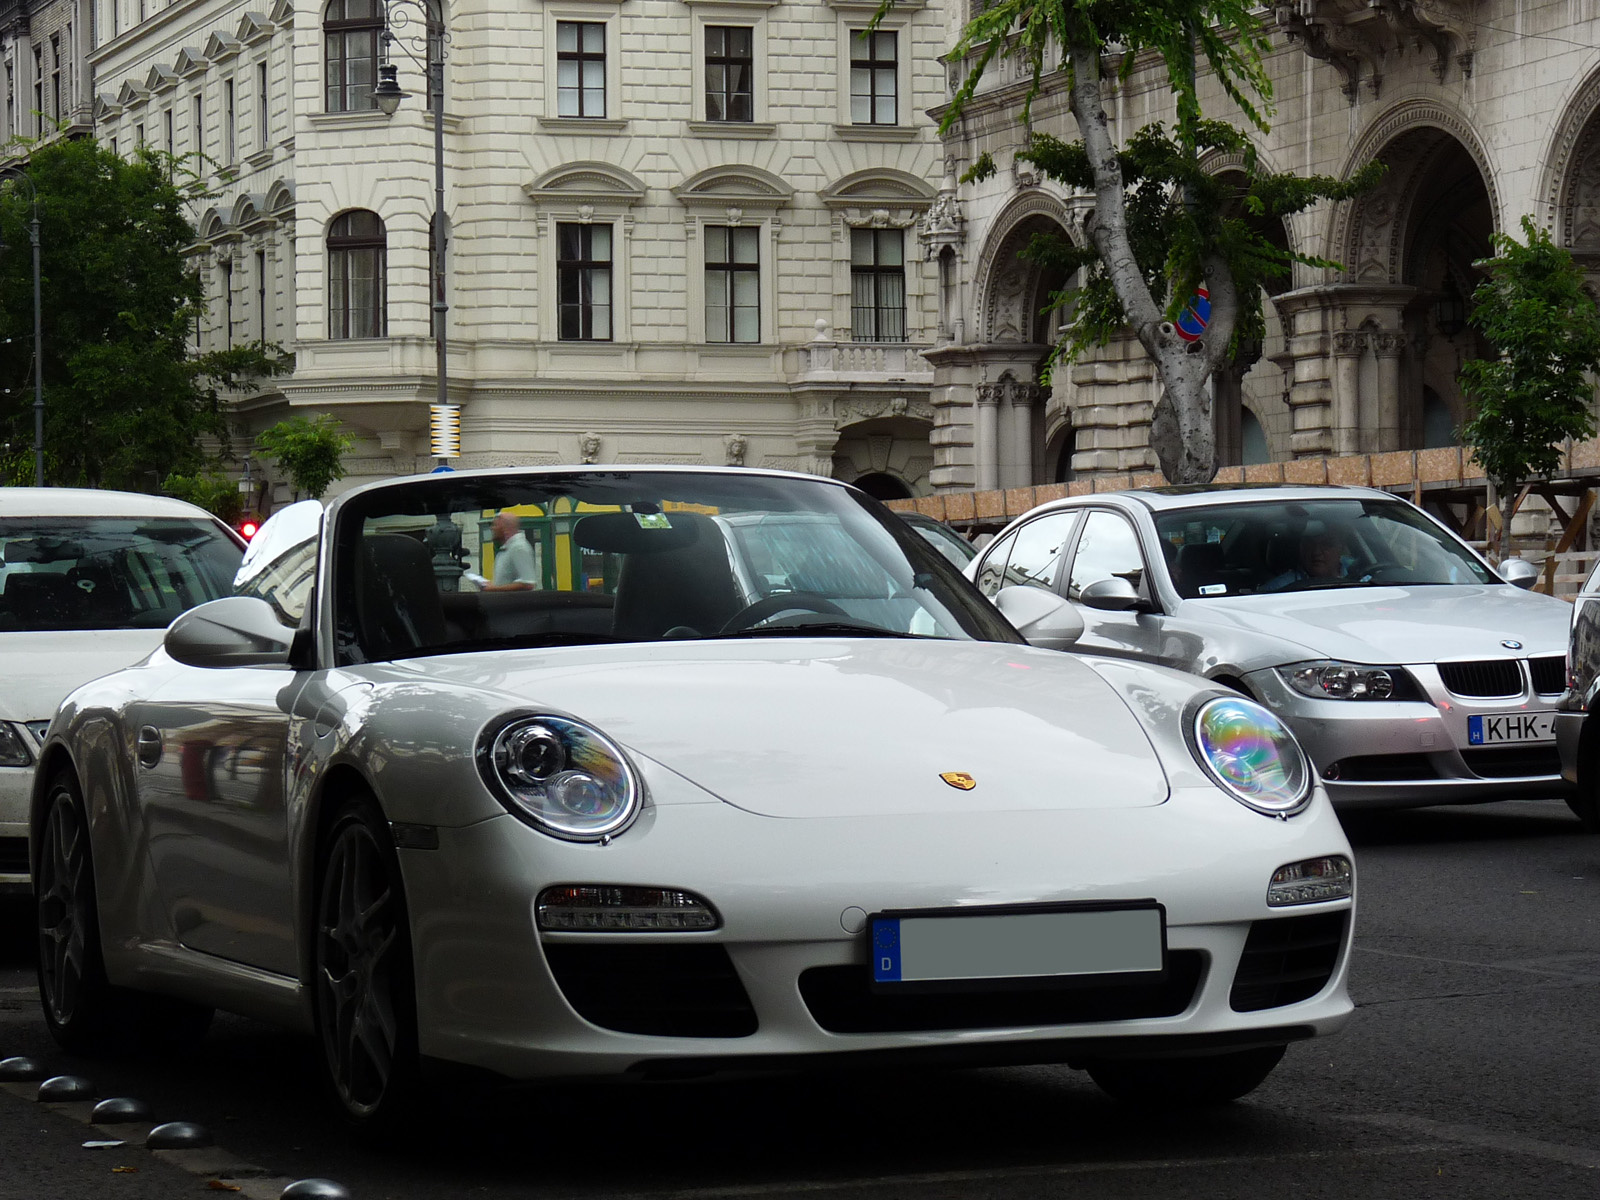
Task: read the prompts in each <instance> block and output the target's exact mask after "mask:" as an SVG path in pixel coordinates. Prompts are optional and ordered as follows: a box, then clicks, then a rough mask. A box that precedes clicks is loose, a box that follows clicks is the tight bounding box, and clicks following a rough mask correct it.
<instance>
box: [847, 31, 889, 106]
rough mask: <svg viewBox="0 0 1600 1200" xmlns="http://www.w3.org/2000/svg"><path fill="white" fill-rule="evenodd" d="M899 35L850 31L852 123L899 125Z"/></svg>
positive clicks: (885, 32)
mask: <svg viewBox="0 0 1600 1200" xmlns="http://www.w3.org/2000/svg"><path fill="white" fill-rule="evenodd" d="M899 37H900V35H899V34H898V33H895V32H894V31H893V30H883V29H879V30H876V31H874V32H872V33H868V32H867V31H866V30H864V29H852V30H851V31H850V123H851V124H852V125H897V124H899V121H900V114H899V105H898V104H897V103H896V100H897V91H898V88H899V84H898V76H899V70H900V50H899Z"/></svg>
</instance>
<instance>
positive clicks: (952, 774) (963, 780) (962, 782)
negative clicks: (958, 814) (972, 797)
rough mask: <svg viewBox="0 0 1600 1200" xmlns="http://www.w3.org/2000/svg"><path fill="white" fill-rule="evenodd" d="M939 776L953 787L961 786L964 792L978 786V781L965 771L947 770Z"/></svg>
mask: <svg viewBox="0 0 1600 1200" xmlns="http://www.w3.org/2000/svg"><path fill="white" fill-rule="evenodd" d="M939 778H940V779H942V780H944V781H945V782H946V783H948V784H949V785H950V786H951V787H953V788H960V789H961V790H962V791H963V792H970V791H971V790H972V789H973V788H975V787H977V786H978V781H977V780H976V779H974V778H973V777H972V776H971V775H968V774H967V773H966V772H965V771H945V772H944V773H943V774H941V775H940V776H939Z"/></svg>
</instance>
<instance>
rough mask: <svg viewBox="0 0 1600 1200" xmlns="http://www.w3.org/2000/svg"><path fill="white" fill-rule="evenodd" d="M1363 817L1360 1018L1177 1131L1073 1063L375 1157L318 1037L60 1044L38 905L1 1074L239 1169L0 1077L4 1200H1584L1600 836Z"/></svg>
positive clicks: (13, 927)
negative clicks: (1243, 1095) (138, 1109)
mask: <svg viewBox="0 0 1600 1200" xmlns="http://www.w3.org/2000/svg"><path fill="white" fill-rule="evenodd" d="M1346 824H1347V826H1348V827H1349V829H1350V833H1351V838H1352V840H1353V841H1354V843H1355V845H1356V850H1357V858H1358V865H1359V871H1360V888H1361V894H1360V908H1359V917H1358V925H1357V931H1356V955H1355V960H1354V964H1353V980H1352V992H1353V993H1354V995H1355V998H1356V1001H1357V1004H1358V1006H1359V1010H1358V1012H1357V1015H1356V1019H1355V1020H1354V1022H1353V1023H1352V1024H1351V1026H1350V1028H1349V1029H1348V1030H1347V1031H1346V1032H1345V1033H1344V1034H1343V1035H1341V1036H1340V1037H1337V1038H1333V1039H1328V1040H1325V1041H1321V1042H1318V1043H1314V1044H1310V1045H1300V1046H1296V1047H1293V1048H1291V1050H1290V1052H1289V1055H1288V1057H1287V1058H1286V1059H1285V1060H1284V1062H1283V1064H1282V1066H1280V1067H1279V1069H1278V1071H1277V1072H1276V1073H1275V1074H1274V1075H1273V1076H1272V1077H1271V1078H1270V1079H1269V1080H1268V1081H1267V1083H1266V1084H1265V1085H1264V1086H1263V1087H1262V1088H1261V1089H1259V1090H1258V1091H1257V1092H1255V1093H1254V1094H1253V1095H1252V1096H1250V1097H1249V1098H1248V1099H1247V1100H1245V1101H1243V1102H1241V1103H1238V1104H1235V1105H1231V1106H1228V1107H1227V1108H1224V1109H1221V1110H1216V1111H1212V1112H1208V1113H1202V1114H1197V1115H1186V1116H1168V1117H1161V1118H1153V1117H1150V1116H1147V1115H1141V1114H1137V1113H1134V1112H1132V1111H1130V1110H1127V1109H1124V1108H1121V1107H1119V1106H1117V1105H1116V1104H1114V1103H1112V1102H1111V1101H1109V1100H1107V1099H1105V1098H1104V1097H1103V1096H1102V1095H1101V1094H1100V1093H1099V1092H1098V1091H1097V1090H1096V1089H1095V1088H1094V1086H1093V1085H1092V1084H1091V1083H1090V1082H1089V1081H1088V1079H1087V1078H1086V1077H1084V1076H1082V1075H1080V1074H1078V1073H1077V1072H1074V1071H1071V1070H1067V1069H1065V1068H1031V1069H1012V1070H988V1071H961V1072H948V1073H909V1072H899V1073H883V1074H872V1075H862V1076H837V1077H823V1078H802V1079H768V1080H757V1081H742V1082H711V1083H699V1084H681V1085H680V1084H655V1085H648V1086H632V1087H582V1088H579V1087H567V1088H552V1089H549V1090H547V1091H544V1092H541V1093H536V1094H532V1095H527V1096H521V1097H517V1098H504V1097H487V1098H485V1099H483V1100H481V1101H479V1102H477V1103H475V1104H472V1105H469V1106H466V1107H463V1108H460V1109H458V1110H456V1111H455V1112H453V1113H451V1114H449V1115H447V1116H446V1117H444V1118H442V1119H441V1120H440V1122H439V1124H438V1127H437V1128H436V1129H435V1130H431V1131H428V1132H427V1133H426V1134H425V1136H423V1137H421V1138H419V1139H418V1140H417V1141H416V1143H415V1144H414V1145H412V1146H409V1147H407V1148H405V1149H404V1150H400V1151H388V1152H384V1153H380V1152H377V1151H374V1150H371V1149H367V1148H364V1147H361V1146H359V1145H354V1144H352V1143H351V1142H350V1140H349V1139H348V1138H347V1137H346V1135H345V1134H344V1133H343V1132H342V1131H341V1130H340V1129H339V1128H338V1127H337V1126H336V1125H335V1124H334V1122H333V1120H332V1119H331V1118H330V1116H329V1114H328V1113H327V1111H326V1110H325V1109H324V1108H322V1107H321V1105H320V1103H319V1102H318V1101H317V1099H316V1090H315V1086H314V1083H315V1077H314V1064H313V1059H312V1057H311V1054H312V1048H311V1046H310V1044H309V1042H307V1041H305V1040H303V1039H298V1038H294V1037H289V1036H287V1035H283V1034H280V1033H278V1032H276V1031H274V1030H272V1029H270V1028H267V1027H265V1026H261V1025H258V1024H254V1023H252V1022H248V1021H244V1020H242V1019H237V1018H226V1017H225V1018H219V1020H218V1023H217V1025H216V1027H215V1028H214V1030H213V1032H212V1034H211V1035H210V1036H209V1037H208V1038H207V1039H206V1041H205V1043H204V1044H203V1045H202V1047H201V1048H200V1050H199V1051H198V1052H197V1053H195V1054H194V1055H193V1056H190V1057H187V1058H183V1059H178V1060H171V1061H150V1060H124V1061H114V1062H106V1061H98V1062H90V1061H81V1060H74V1059H72V1058H70V1057H68V1056H66V1055H63V1054H60V1053H59V1052H58V1051H56V1050H55V1049H54V1048H53V1046H52V1045H51V1043H50V1041H49V1038H48V1035H47V1033H46V1032H45V1030H44V1027H43V1023H42V1021H41V1020H40V1018H39V1016H38V1010H37V1001H36V998H35V996H34V994H33V986H32V964H31V948H30V945H29V941H28V938H27V937H26V936H22V935H20V934H19V933H18V930H19V928H21V927H24V926H25V918H26V914H25V912H24V911H23V910H22V909H21V908H20V907H19V906H11V907H9V908H5V909H0V1057H5V1056H6V1055H10V1054H25V1055H34V1056H39V1057H42V1058H44V1059H46V1060H47V1061H48V1063H49V1065H50V1067H51V1069H52V1070H54V1071H71V1072H74V1073H80V1074H84V1075H87V1076H89V1077H90V1078H91V1079H93V1081H94V1083H95V1091H96V1095H99V1096H106V1095H132V1096H137V1097H139V1098H141V1099H143V1100H145V1101H147V1102H148V1103H149V1104H150V1105H151V1106H152V1107H153V1109H154V1110H155V1115H156V1117H157V1119H160V1120H172V1119H185V1120H194V1121H201V1122H204V1123H206V1124H207V1125H208V1126H209V1127H210V1128H211V1129H212V1130H213V1131H214V1133H215V1136H216V1140H217V1142H218V1143H219V1146H220V1147H221V1148H222V1149H223V1150H225V1151H226V1152H227V1156H220V1157H217V1158H214V1159H207V1160H205V1161H201V1162H198V1163H196V1162H190V1163H189V1164H187V1169H184V1168H181V1167H180V1166H179V1165H178V1164H175V1163H173V1162H171V1161H162V1160H160V1159H158V1156H156V1155H153V1154H151V1153H150V1152H148V1151H145V1150H144V1149H142V1148H136V1147H135V1146H134V1145H133V1144H132V1143H131V1142H130V1145H128V1146H123V1147H110V1148H102V1149H85V1148H84V1146H83V1143H84V1142H85V1141H86V1140H91V1139H105V1140H110V1139H115V1138H116V1137H117V1136H118V1134H117V1131H116V1129H115V1127H95V1128H91V1127H89V1126H87V1125H86V1124H84V1123H83V1118H84V1116H85V1114H86V1111H87V1106H79V1108H78V1109H77V1110H76V1115H75V1116H74V1115H73V1113H72V1112H71V1111H70V1110H69V1111H67V1112H62V1111H56V1110H54V1109H52V1108H50V1107H48V1106H45V1105H41V1104H38V1103H36V1102H35V1101H34V1100H33V1099H32V1098H31V1097H30V1094H29V1089H28V1088H27V1087H24V1086H22V1085H8V1086H7V1087H4V1088H0V1200H12V1198H17V1200H23V1198H26V1200H58V1198H60V1200H65V1198H67V1197H72V1198H78V1197H96V1198H97V1197H101V1196H115V1197H128V1198H129V1200H136V1198H137V1200H142V1198H144V1197H171V1196H182V1195H189V1194H200V1193H202V1192H205V1193H206V1194H213V1195H214V1194H218V1193H217V1192H216V1191H215V1190H213V1185H212V1182H211V1181H212V1180H213V1179H216V1180H217V1181H218V1183H219V1184H220V1185H222V1186H224V1187H228V1188H241V1189H243V1195H244V1196H245V1197H246V1198H248V1197H251V1196H273V1197H275V1196H276V1195H277V1194H278V1192H279V1191H280V1190H281V1187H282V1184H283V1182H284V1181H286V1180H289V1179H296V1178H304V1177H312V1176H315V1177H323V1178H331V1179H335V1180H338V1181H339V1182H340V1183H342V1184H344V1185H345V1186H346V1187H347V1188H348V1189H349V1190H350V1192H351V1194H352V1195H353V1196H355V1197H357V1198H358V1200H378V1198H380V1197H395V1198H405V1200H411V1198H417V1200H420V1198H424V1197H428V1198H431V1197H512V1196H515V1197H538V1198H541V1200H542V1198H545V1197H584V1198H594V1200H600V1198H602V1197H603V1198H605V1200H620V1198H623V1197H633V1196H648V1197H652V1198H658V1197H659V1198H662V1200H665V1198H667V1197H682V1198H694V1200H701V1198H706V1200H711V1198H716V1197H740V1196H751V1197H796V1198H798V1197H808V1198H809V1197H819V1198H832V1197H838V1198H839V1200H850V1198H853V1197H869V1196H870V1197H875V1198H890V1197H892V1198H894V1200H932V1198H935V1197H958V1196H959V1197H964V1198H966V1197H971V1198H985V1200H987V1198H990V1197H994V1198H997V1200H998V1198H1001V1197H1004V1198H1008V1200H1009V1198H1017V1200H1024V1198H1030V1200H1031V1198H1033V1197H1040V1196H1050V1197H1055V1196H1061V1197H1065V1196H1073V1197H1080V1196H1086V1197H1094V1198H1096V1200H1102V1198H1103V1200H1115V1198H1119V1197H1135V1196H1137V1197H1141V1198H1157V1197H1174V1198H1176V1197H1184V1198H1186V1200H1187V1198H1189V1197H1196V1196H1199V1197H1235V1196H1237V1197H1248V1198H1250V1200H1259V1198H1260V1197H1263V1196H1294V1197H1296V1200H1304V1198H1308V1197H1321V1196H1328V1197H1361V1198H1363V1200H1366V1198H1369V1197H1370V1198H1384V1197H1406V1198H1410V1197H1416V1196H1420V1195H1437V1196H1441V1197H1444V1196H1448V1197H1450V1200H1470V1198H1473V1197H1484V1198H1492V1200H1504V1198H1506V1197H1521V1196H1529V1195H1537V1196H1539V1197H1540V1198H1541V1200H1562V1198H1565V1197H1574V1198H1576V1197H1582V1198H1583V1200H1590V1198H1591V1197H1593V1196H1594V1195H1595V1194H1596V1189H1597V1188H1600V838H1595V837H1588V836H1585V835H1583V834H1582V833H1581V832H1580V831H1579V828H1578V825H1577V822H1576V821H1574V820H1573V819H1572V818H1570V817H1569V816H1568V814H1567V811H1566V808H1565V806H1563V805H1561V804H1560V803H1559V802H1556V801H1538V802H1517V803H1508V804H1501V805H1489V806H1482V807H1474V808H1458V809H1433V810H1419V811H1414V812H1409V813H1388V814H1376V815H1366V816H1362V817H1359V818H1357V817H1348V818H1347V821H1346ZM195 1153H196V1154H198V1152H195ZM165 1157H166V1158H171V1157H173V1156H172V1155H171V1154H168V1155H166V1156H165ZM191 1157H192V1156H191ZM241 1162H242V1163H244V1164H250V1166H244V1167H241V1166H240V1164H241ZM117 1166H122V1167H130V1166H131V1167H135V1168H137V1169H136V1170H133V1171H127V1170H124V1171H113V1167H117ZM252 1171H254V1172H256V1173H258V1174H259V1175H260V1177H255V1175H253V1174H252Z"/></svg>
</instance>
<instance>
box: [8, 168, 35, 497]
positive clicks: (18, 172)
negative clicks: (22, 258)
mask: <svg viewBox="0 0 1600 1200" xmlns="http://www.w3.org/2000/svg"><path fill="white" fill-rule="evenodd" d="M0 179H15V180H18V181H20V182H22V183H25V184H27V185H28V199H29V201H30V202H31V203H32V205H33V220H32V221H30V222H29V223H28V240H29V241H30V242H32V243H33V486H34V487H43V486H44V332H43V331H44V320H43V317H42V316H41V307H40V303H39V193H38V191H36V190H35V188H34V186H33V180H31V179H29V178H28V173H27V172H26V171H24V170H23V169H22V168H21V167H6V168H4V169H3V170H0Z"/></svg>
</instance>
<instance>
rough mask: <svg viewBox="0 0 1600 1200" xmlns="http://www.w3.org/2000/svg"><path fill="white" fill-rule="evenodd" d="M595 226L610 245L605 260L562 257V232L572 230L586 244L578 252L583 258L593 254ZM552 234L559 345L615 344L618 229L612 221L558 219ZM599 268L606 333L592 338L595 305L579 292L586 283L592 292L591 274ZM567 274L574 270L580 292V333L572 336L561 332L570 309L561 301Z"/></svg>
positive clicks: (557, 338)
mask: <svg viewBox="0 0 1600 1200" xmlns="http://www.w3.org/2000/svg"><path fill="white" fill-rule="evenodd" d="M597 226H599V227H602V228H604V229H605V230H606V237H607V241H608V242H609V245H608V246H607V251H606V252H607V257H606V258H604V259H596V258H592V257H582V258H576V259H570V258H563V257H562V255H563V253H564V250H563V240H564V238H563V231H564V230H573V231H575V232H577V233H579V234H580V240H581V241H583V242H586V243H588V245H586V246H584V247H582V248H581V249H580V253H581V254H583V255H585V256H587V255H592V254H593V244H592V243H593V240H594V230H595V228H596V227H597ZM554 234H555V254H554V256H553V258H554V262H555V269H556V308H555V334H556V340H557V341H560V342H568V343H596V342H598V343H607V342H614V341H616V340H617V266H616V263H617V245H618V237H617V229H616V225H615V223H614V222H611V221H563V220H560V219H557V220H556V222H555V230H554ZM581 235H587V236H581ZM602 265H603V267H604V270H605V277H606V286H607V297H606V304H605V308H606V333H605V336H604V337H596V336H595V335H594V333H593V324H594V320H593V311H592V310H593V309H594V307H596V306H595V305H594V304H593V301H592V300H589V301H585V300H584V299H583V298H582V296H581V293H582V292H583V291H584V287H585V283H587V284H588V285H589V288H590V290H592V286H593V279H592V273H593V272H596V271H598V270H600V269H601V267H602ZM569 271H573V272H576V273H577V275H578V286H579V292H580V299H579V300H578V302H577V305H576V307H577V311H578V318H579V329H580V332H579V333H578V334H577V335H575V336H568V335H567V334H566V333H565V332H564V325H565V322H564V310H565V309H567V308H568V307H569V305H568V303H567V302H566V301H564V300H563V299H562V294H563V290H564V284H565V281H566V279H567V272H569ZM585 273H589V275H590V278H588V279H586V278H585Z"/></svg>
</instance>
